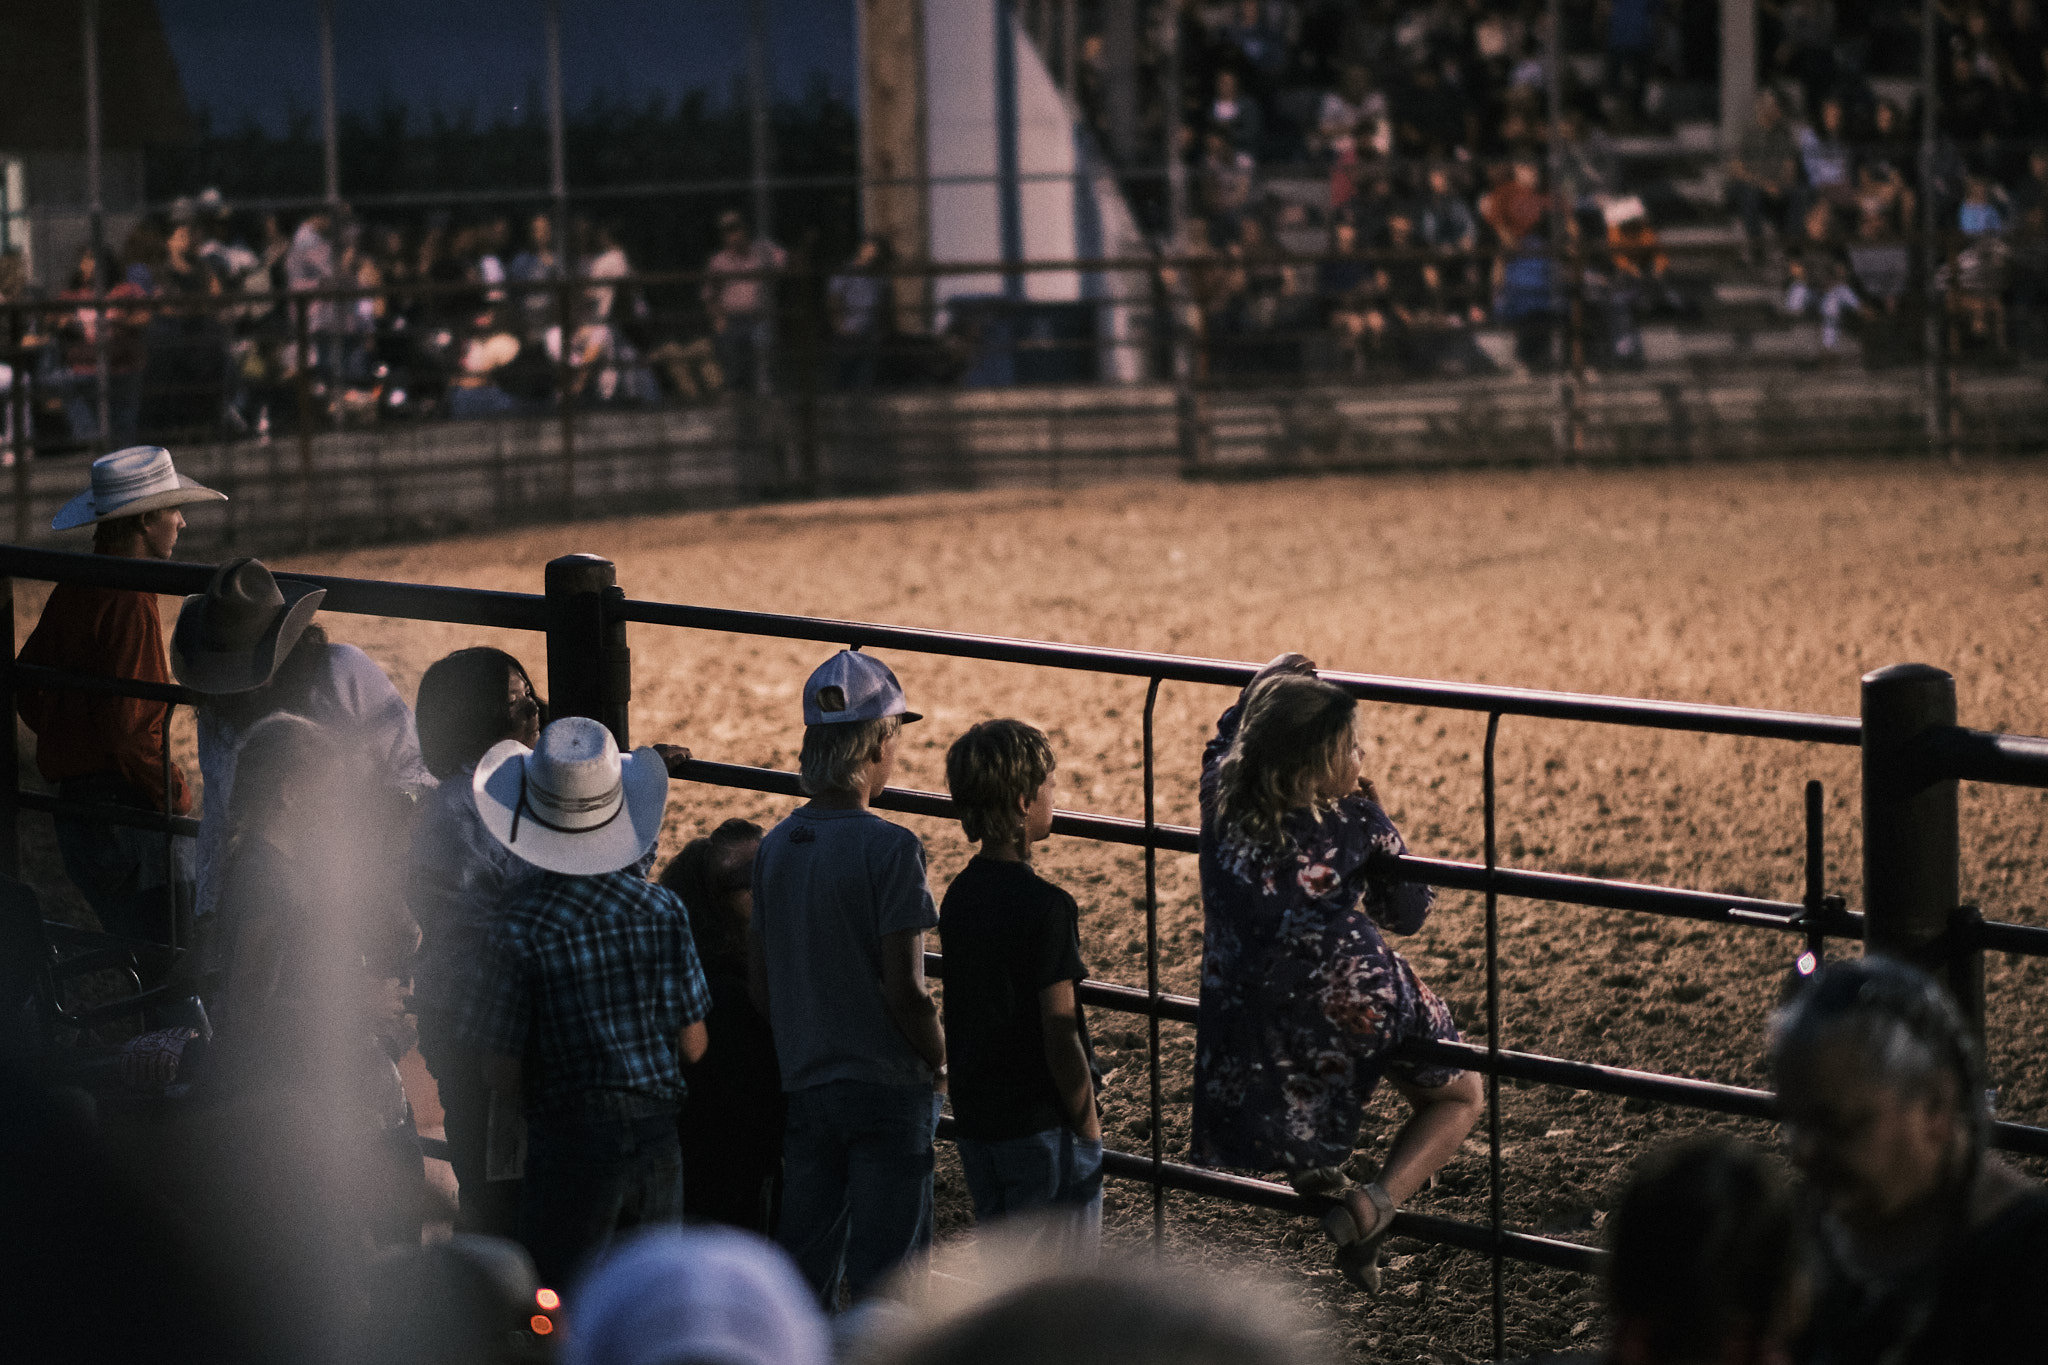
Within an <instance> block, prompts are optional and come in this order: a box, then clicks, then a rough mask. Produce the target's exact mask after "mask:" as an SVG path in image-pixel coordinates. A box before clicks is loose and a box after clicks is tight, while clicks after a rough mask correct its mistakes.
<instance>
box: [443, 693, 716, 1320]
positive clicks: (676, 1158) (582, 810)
mask: <svg viewBox="0 0 2048 1365" xmlns="http://www.w3.org/2000/svg"><path fill="white" fill-rule="evenodd" d="M668 781H669V775H668V771H667V765H666V762H665V761H664V756H663V755H662V754H660V753H657V752H656V751H655V750H654V749H652V748H640V749H636V750H634V751H633V752H632V753H631V754H626V755H622V754H620V753H619V747H618V745H617V743H616V742H614V740H613V739H612V734H611V731H609V730H607V729H605V728H604V726H602V725H600V724H598V723H597V722H596V721H594V720H591V719H589V718H588V717H585V716H565V717H563V718H562V719H560V720H557V721H554V722H553V723H551V724H550V725H549V726H548V727H547V728H546V729H545V730H543V731H541V734H540V742H539V743H538V744H537V745H535V746H534V747H533V748H532V749H528V748H527V747H526V746H525V745H524V744H521V743H519V742H518V741H517V740H503V741H501V742H499V743H498V744H496V745H494V746H493V747H492V748H491V750H490V751H489V752H488V753H486V754H485V755H484V757H483V758H482V760H481V761H479V762H478V764H477V765H476V771H475V774H474V776H473V778H472V780H471V788H472V790H473V791H474V793H475V796H476V808H477V813H478V814H479V815H480V816H481V817H482V818H483V823H484V825H485V827H486V828H488V829H489V830H490V832H491V834H492V835H493V836H494V837H495V838H496V839H497V840H498V841H499V842H500V843H501V844H503V845H504V846H505V847H506V848H507V849H508V850H510V851H511V852H513V853H515V854H517V855H518V856H519V857H521V858H523V859H524V860H525V861H527V862H529V863H532V864H533V865H534V866H536V867H538V868H539V869H541V871H540V873H539V874H538V875H537V876H535V877H534V878H533V879H532V880H530V881H529V882H527V883H526V885H525V888H524V890H523V892H522V893H521V894H520V895H518V896H517V897H515V898H513V899H512V900H511V901H510V902H509V903H508V904H507V905H505V907H504V909H503V910H502V912H501V913H500V915H499V917H498V919H497V921H496V922H495V923H494V924H492V926H491V928H490V932H489V934H488V935H487V936H486V938H485V940H484V947H483V952H482V955H481V958H480V960H479V962H478V966H477V970H476V971H475V973H474V974H473V975H472V976H471V978H470V981H469V985H468V990H467V992H466V994H465V996H464V1000H463V1003H462V1005H461V1006H460V1007H459V1015H460V1023H459V1025H458V1027H459V1028H460V1029H461V1031H462V1032H463V1034H464V1035H465V1036H466V1037H467V1038H468V1039H469V1040H470V1041H471V1043H472V1044H473V1045H474V1046H475V1047H476V1048H477V1049H478V1050H479V1051H480V1052H481V1053H482V1054H483V1074H484V1082H485V1084H486V1085H488V1086H489V1087H490V1088H491V1089H492V1090H493V1091H495V1092H497V1094H498V1096H499V1097H500V1098H501V1101H504V1102H511V1103H513V1104H515V1105H516V1107H517V1108H518V1109H519V1110H520V1112H522V1113H523V1114H524V1115H525V1117H526V1132H527V1153H526V1162H525V1177H524V1185H523V1188H522V1190H521V1194H520V1203H519V1240H520V1241H521V1242H523V1243H525V1245H526V1249H527V1250H528V1251H529V1252H531V1253H532V1254H533V1262H534V1265H535V1267H536V1268H537V1269H538V1270H539V1271H540V1276H541V1280H542V1281H543V1282H544V1283H546V1284H550V1285H565V1284H568V1283H570V1281H571V1279H572V1277H574V1276H575V1275H576V1274H577V1273H578V1272H579V1271H580V1270H581V1268H582V1267H583V1265H584V1263H585V1262H586V1261H587V1260H588V1259H589V1258H590V1257H591V1256H592V1255H594V1254H596V1253H597V1252H599V1251H602V1250H603V1249H604V1247H605V1245H606V1243H608V1242H609V1241H610V1240H611V1238H612V1237H613V1236H614V1235H615V1234H617V1233H619V1232H621V1231H624V1230H626V1229H628V1228H632V1227H637V1226H641V1225H643V1224H650V1223H664V1222H673V1221H676V1220H677V1219H680V1218H681V1217H682V1212H683V1177H684V1171H683V1156H682V1147H681V1144H680V1142H679V1141H678V1139H677V1136H676V1116H677V1114H678V1113H679V1112H680V1111H681V1108H682V1102H683V1098H684V1094H685V1091H686V1086H685V1083H684V1081H683V1073H682V1068H683V1067H684V1066H685V1065H686V1064H688V1063H690V1062H694V1061H696V1060H697V1059H698V1058H700V1057H702V1056H703V1055H704V1051H705V1048H706V1046H707V1042H708V1033H707V1030H706V1028H705V1024H704V1018H705V1016H706V1015H707V1014H709V1013H710V1010H711V999H710V992H709V990H708V989H707V987H706V986H705V983H704V971H703V968H702V966H701V965H700V964H699V962H698V958H697V949H696V944H695V941H694V940H693V939H692V937H691V934H690V923H689V919H688V917H687V916H686V914H685V913H684V910H683V906H682V903H681V902H680V901H678V900H677V899H676V898H675V896H674V895H673V894H672V893H671V892H669V891H667V890H666V889H664V888H662V887H659V886H655V885H653V884H652V883H650V882H649V881H648V880H647V878H646V869H647V866H648V863H649V862H650V861H651V859H652V858H653V854H654V846H655V842H656V840H657V839H658V838H659V837H660V834H661V816H662V811H663V810H664V809H665V808H666V807H667V804H668Z"/></svg>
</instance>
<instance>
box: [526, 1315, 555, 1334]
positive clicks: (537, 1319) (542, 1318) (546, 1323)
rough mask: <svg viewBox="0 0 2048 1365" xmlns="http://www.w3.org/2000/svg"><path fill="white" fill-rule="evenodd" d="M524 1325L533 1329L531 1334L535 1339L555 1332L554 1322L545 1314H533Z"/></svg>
mask: <svg viewBox="0 0 2048 1365" xmlns="http://www.w3.org/2000/svg"><path fill="white" fill-rule="evenodd" d="M526 1325H527V1326H528V1327H531V1328H532V1329H533V1334H534V1335H535V1336H537V1337H544V1336H546V1335H547V1334H548V1333H550V1332H552V1331H554V1330H555V1320H554V1319H553V1318H551V1317H549V1316H548V1315H547V1314H545V1313H535V1314H534V1315H533V1316H532V1317H530V1318H528V1319H527V1320H526Z"/></svg>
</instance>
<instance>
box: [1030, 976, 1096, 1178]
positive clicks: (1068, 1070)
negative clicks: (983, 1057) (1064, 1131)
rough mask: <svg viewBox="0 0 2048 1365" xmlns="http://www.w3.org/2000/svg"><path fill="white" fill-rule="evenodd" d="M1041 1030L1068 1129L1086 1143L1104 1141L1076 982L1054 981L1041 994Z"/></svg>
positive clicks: (1039, 999) (1039, 1002)
mask: <svg viewBox="0 0 2048 1365" xmlns="http://www.w3.org/2000/svg"><path fill="white" fill-rule="evenodd" d="M1038 1019H1039V1027H1040V1030H1041V1032H1042V1033H1043V1036H1044V1039H1045V1064H1046V1065H1047V1066H1049V1067H1051V1068H1052V1080H1053V1085H1054V1086H1055V1087H1056V1088H1057V1089H1058V1090H1059V1095H1060V1109H1061V1111H1062V1112H1064V1113H1065V1115H1066V1118H1067V1127H1069V1128H1071V1129H1073V1130H1074V1136H1075V1137H1078V1138H1080V1139H1082V1140H1083V1141H1085V1142H1100V1141H1102V1118H1101V1116H1100V1115H1099V1114H1097V1113H1096V1110H1095V1079H1094V1077H1092V1076H1090V1075H1089V1074H1088V1054H1087V1052H1086V1051H1084V1050H1083V1049H1082V1047H1081V1019H1080V1014H1079V1010H1078V1007H1077V1006H1076V1005H1075V1003H1074V983H1073V982H1071V981H1055V982H1054V983H1053V984H1052V985H1050V986H1047V987H1046V988H1045V989H1044V990H1042V991H1040V992H1039V993H1038Z"/></svg>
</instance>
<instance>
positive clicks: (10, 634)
mask: <svg viewBox="0 0 2048 1365" xmlns="http://www.w3.org/2000/svg"><path fill="white" fill-rule="evenodd" d="M0 618H4V619H0V646H4V647H5V649H6V651H7V652H6V654H5V655H4V656H0V712H4V713H5V714H0V877H11V878H13V879H14V880H15V881H20V880H21V731H20V730H18V729H16V728H15V724H16V722H15V719H14V580H13V579H12V578H0Z"/></svg>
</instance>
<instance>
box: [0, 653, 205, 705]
mask: <svg viewBox="0 0 2048 1365" xmlns="http://www.w3.org/2000/svg"><path fill="white" fill-rule="evenodd" d="M14 685H15V687H16V689H17V690H21V691H39V692H91V693H93V694H95V695H97V696H111V697H134V698H137V699H138V700H141V701H162V702H169V703H171V704H172V705H173V706H197V705H198V704H199V703H200V702H202V701H204V700H206V694H205V693H203V692H194V691H193V690H192V689H191V688H189V687H180V686H178V685H177V684H176V683H157V682H144V681H142V680H141V679H140V678H110V677H108V676H106V675H105V674H102V673H74V672H72V671H71V670H70V669H68V668H45V667H44V666H43V665H41V664H25V663H21V662H19V661H17V662H16V663H15V665H14Z"/></svg>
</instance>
